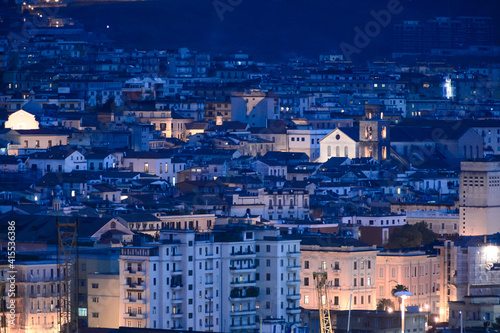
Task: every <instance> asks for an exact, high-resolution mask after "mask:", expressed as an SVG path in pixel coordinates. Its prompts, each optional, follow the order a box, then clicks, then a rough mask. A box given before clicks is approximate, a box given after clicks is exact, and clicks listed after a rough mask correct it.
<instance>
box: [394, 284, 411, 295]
mask: <svg viewBox="0 0 500 333" xmlns="http://www.w3.org/2000/svg"><path fill="white" fill-rule="evenodd" d="M398 291H408V287H407V286H405V285H402V284H397V285H395V286H394V288H392V290H391V294H392V296H394V294H395V293H397V292H398ZM394 297H396V296H394Z"/></svg>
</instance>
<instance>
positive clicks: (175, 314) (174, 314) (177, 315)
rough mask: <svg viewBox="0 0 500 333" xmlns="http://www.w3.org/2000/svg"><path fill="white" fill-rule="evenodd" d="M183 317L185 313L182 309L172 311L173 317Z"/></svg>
mask: <svg viewBox="0 0 500 333" xmlns="http://www.w3.org/2000/svg"><path fill="white" fill-rule="evenodd" d="M183 317H184V313H183V312H181V311H178V312H176V313H172V318H183Z"/></svg>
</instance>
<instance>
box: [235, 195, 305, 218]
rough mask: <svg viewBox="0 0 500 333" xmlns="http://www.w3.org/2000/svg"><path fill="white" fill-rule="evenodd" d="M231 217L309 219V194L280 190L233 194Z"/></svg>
mask: <svg viewBox="0 0 500 333" xmlns="http://www.w3.org/2000/svg"><path fill="white" fill-rule="evenodd" d="M230 199H232V202H231V203H232V205H231V212H230V215H231V216H243V215H245V214H250V215H261V216H264V217H265V218H268V219H269V220H282V219H287V218H291V219H293V218H295V219H307V218H309V203H310V201H309V192H308V191H306V190H293V189H280V190H268V191H266V190H264V189H263V188H262V189H259V190H258V191H257V192H248V193H234V194H232V198H230Z"/></svg>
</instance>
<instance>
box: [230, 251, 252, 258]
mask: <svg viewBox="0 0 500 333" xmlns="http://www.w3.org/2000/svg"><path fill="white" fill-rule="evenodd" d="M231 256H234V257H238V258H241V259H244V258H245V257H248V258H253V257H255V252H253V251H241V252H233V253H231Z"/></svg>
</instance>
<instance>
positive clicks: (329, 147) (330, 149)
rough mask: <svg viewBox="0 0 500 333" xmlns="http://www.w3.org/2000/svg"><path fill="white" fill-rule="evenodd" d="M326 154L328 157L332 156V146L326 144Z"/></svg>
mask: <svg viewBox="0 0 500 333" xmlns="http://www.w3.org/2000/svg"><path fill="white" fill-rule="evenodd" d="M327 156H328V157H330V156H332V147H331V146H328V148H327Z"/></svg>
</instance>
